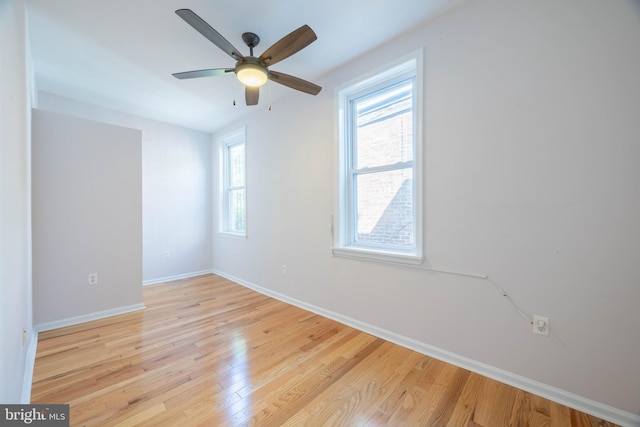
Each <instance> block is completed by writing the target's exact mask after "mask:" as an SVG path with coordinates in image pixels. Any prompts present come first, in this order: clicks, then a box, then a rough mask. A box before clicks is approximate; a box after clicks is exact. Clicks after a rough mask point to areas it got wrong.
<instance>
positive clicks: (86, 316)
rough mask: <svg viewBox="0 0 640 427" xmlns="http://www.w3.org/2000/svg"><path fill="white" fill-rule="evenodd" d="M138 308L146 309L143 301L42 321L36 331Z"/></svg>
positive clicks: (76, 323)
mask: <svg viewBox="0 0 640 427" xmlns="http://www.w3.org/2000/svg"><path fill="white" fill-rule="evenodd" d="M138 310H144V304H143V303H140V304H133V305H128V306H125V307H118V308H112V309H109V310H103V311H97V312H95V313H89V314H83V315H82V316H75V317H69V318H66V319H62V320H54V321H53V322H46V323H41V324H39V325H36V326H35V327H34V331H36V333H37V332H44V331H50V330H52V329H58V328H64V327H67V326H73V325H78V324H80V323H84V322H91V321H92V320H99V319H104V318H105V317H111V316H117V315H118V314H125V313H130V312H132V311H138Z"/></svg>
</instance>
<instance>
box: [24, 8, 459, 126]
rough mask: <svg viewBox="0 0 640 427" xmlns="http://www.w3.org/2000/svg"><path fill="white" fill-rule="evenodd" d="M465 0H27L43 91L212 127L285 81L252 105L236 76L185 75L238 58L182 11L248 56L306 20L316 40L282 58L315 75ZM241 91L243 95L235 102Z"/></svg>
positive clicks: (294, 70)
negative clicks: (248, 37) (251, 41)
mask: <svg viewBox="0 0 640 427" xmlns="http://www.w3.org/2000/svg"><path fill="white" fill-rule="evenodd" d="M461 1H462V0H309V1H304V0H270V1H267V0H234V1H215V0H214V1H212V0H161V1H158V0H91V1H88V0H27V4H28V8H29V32H30V41H31V48H32V53H33V60H34V68H35V75H36V85H37V87H38V89H40V90H43V91H46V92H50V93H54V94H58V95H62V96H66V97H69V98H73V99H76V100H79V101H83V102H87V103H91V104H95V105H99V106H102V107H105V108H109V109H113V110H118V111H122V112H126V113H129V114H134V115H138V116H142V117H146V118H150V119H154V120H159V121H163V122H167V123H172V124H176V125H180V126H185V127H188V128H192V129H198V130H201V131H205V132H214V131H215V130H217V129H219V128H220V127H221V126H223V125H224V124H226V123H228V122H230V121H232V120H234V119H237V118H239V117H241V116H242V115H244V114H248V113H250V112H252V111H255V109H256V108H263V107H264V106H265V105H267V103H268V101H269V100H268V99H267V98H268V96H267V92H268V91H269V90H270V92H271V95H270V96H271V97H270V100H271V101H273V100H275V99H278V98H279V97H282V96H284V95H292V96H311V95H307V94H304V93H300V92H296V91H294V90H292V89H289V88H286V87H283V86H281V85H278V84H271V85H270V89H269V88H266V87H265V88H263V89H262V91H261V97H260V104H259V105H257V106H253V107H247V106H245V105H244V91H243V88H242V86H241V85H240V83H239V82H238V81H237V80H236V78H235V76H234V75H233V74H230V75H225V76H217V77H208V78H200V79H192V80H178V79H175V78H174V77H173V76H172V75H171V74H172V73H175V72H179V71H190V70H198V69H204V68H220V67H233V66H234V63H235V61H234V60H233V59H232V58H231V57H230V56H228V55H227V54H225V53H224V52H222V51H221V50H220V49H218V48H217V47H216V46H215V45H213V44H212V43H211V42H209V41H208V40H207V39H205V38H204V37H203V36H202V35H200V34H199V33H198V32H196V31H195V30H194V29H193V28H191V27H190V26H189V25H188V24H187V23H186V22H184V21H183V20H182V19H181V18H179V17H178V16H177V15H176V14H175V13H174V11H175V10H176V9H181V8H188V9H192V10H193V11H194V12H195V13H197V14H198V15H199V16H200V17H201V18H203V19H204V20H205V21H207V22H208V23H209V25H211V26H212V27H213V28H215V29H216V30H217V31H218V32H219V33H221V34H222V35H223V36H224V37H225V38H226V39H227V40H229V41H230V42H231V44H233V45H234V46H235V47H236V48H237V49H239V50H240V52H242V53H243V54H245V55H248V54H249V49H248V48H247V47H246V45H245V44H244V43H243V42H242V38H241V35H242V33H243V32H246V31H251V32H254V33H256V34H258V35H259V36H260V38H261V42H260V45H259V46H258V47H257V48H256V49H255V52H254V54H255V55H256V56H258V55H259V54H260V53H262V52H263V51H264V50H265V49H267V48H268V47H269V46H271V45H272V44H273V43H275V42H276V41H278V40H279V39H280V38H281V37H283V36H285V35H286V34H288V33H290V32H291V31H293V30H295V29H296V28H298V27H299V26H301V25H303V24H308V25H309V26H310V27H311V28H312V29H313V30H314V31H315V33H316V34H317V35H318V40H316V41H315V42H314V43H312V44H311V45H309V46H308V47H306V48H305V49H303V50H302V51H300V52H298V53H296V54H295V55H293V56H291V57H290V58H288V59H285V60H284V61H282V62H280V63H278V64H276V65H274V66H273V67H272V68H273V70H275V71H281V72H283V73H286V74H291V75H294V76H297V77H300V78H302V79H305V80H309V81H312V82H316V81H317V80H318V79H319V78H321V76H322V75H324V74H326V73H327V72H329V71H330V70H333V69H335V68H336V67H339V66H340V65H341V64H343V63H345V62H347V61H349V60H351V59H353V58H355V57H357V56H359V55H361V54H363V53H364V52H366V51H368V50H370V49H372V48H374V47H375V46H378V45H380V44H382V43H384V42H385V41H387V40H390V39H392V38H394V37H396V36H397V35H399V34H401V33H403V32H405V31H407V30H408V29H410V28H412V27H415V26H416V25H418V24H420V23H422V22H424V21H426V20H428V19H430V18H431V17H433V16H435V15H437V14H440V13H442V12H443V11H445V10H447V9H449V8H451V7H453V6H454V5H456V4H458V3H460V2H461ZM234 97H235V98H236V99H237V100H238V102H237V103H236V106H235V107H234V106H233V105H232V101H233V99H234Z"/></svg>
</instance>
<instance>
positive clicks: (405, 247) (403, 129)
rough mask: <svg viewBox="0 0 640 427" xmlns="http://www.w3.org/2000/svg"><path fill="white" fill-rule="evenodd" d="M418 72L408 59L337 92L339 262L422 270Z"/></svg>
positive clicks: (416, 62) (416, 61)
mask: <svg viewBox="0 0 640 427" xmlns="http://www.w3.org/2000/svg"><path fill="white" fill-rule="evenodd" d="M420 65H421V55H420V54H419V53H418V54H412V55H411V57H410V58H408V59H407V58H405V59H404V60H403V61H400V62H399V63H397V64H395V65H393V66H390V67H388V68H387V69H385V70H383V71H380V72H377V73H374V74H373V75H370V76H368V77H366V78H363V79H360V80H359V81H358V82H356V83H353V84H350V85H348V86H346V87H344V88H342V89H340V90H339V91H338V123H339V126H338V127H339V129H338V131H339V147H340V148H339V153H340V169H339V170H340V177H339V185H340V189H339V192H340V197H339V200H340V206H339V227H338V228H339V232H338V241H337V245H336V247H335V248H334V253H336V254H337V255H346V256H355V257H364V258H370V259H378V260H382V261H392V262H407V263H420V262H422V247H421V240H422V239H421V231H422V226H421V224H422V197H421V188H422V186H421V185H420V184H421V181H422V178H421V177H422V172H421V171H422V167H421V166H422V165H421V143H420V135H421V119H420V114H419V111H420V105H421V89H420V87H421V84H420V77H421V76H420V70H421V66H420Z"/></svg>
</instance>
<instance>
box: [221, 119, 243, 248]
mask: <svg viewBox="0 0 640 427" xmlns="http://www.w3.org/2000/svg"><path fill="white" fill-rule="evenodd" d="M218 148H219V161H220V203H219V206H220V208H219V231H220V232H222V233H229V234H233V235H238V236H245V235H246V230H247V201H246V200H247V196H246V154H245V130H244V128H242V129H240V130H238V131H235V132H233V133H230V134H227V135H224V136H222V137H221V138H220V139H219V140H218Z"/></svg>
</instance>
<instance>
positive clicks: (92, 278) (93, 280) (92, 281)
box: [89, 273, 98, 286]
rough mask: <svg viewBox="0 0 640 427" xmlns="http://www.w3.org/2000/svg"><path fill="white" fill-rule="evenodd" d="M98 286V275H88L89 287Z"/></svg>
mask: <svg viewBox="0 0 640 427" xmlns="http://www.w3.org/2000/svg"><path fill="white" fill-rule="evenodd" d="M97 284H98V273H91V274H89V285H90V286H94V285H97Z"/></svg>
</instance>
